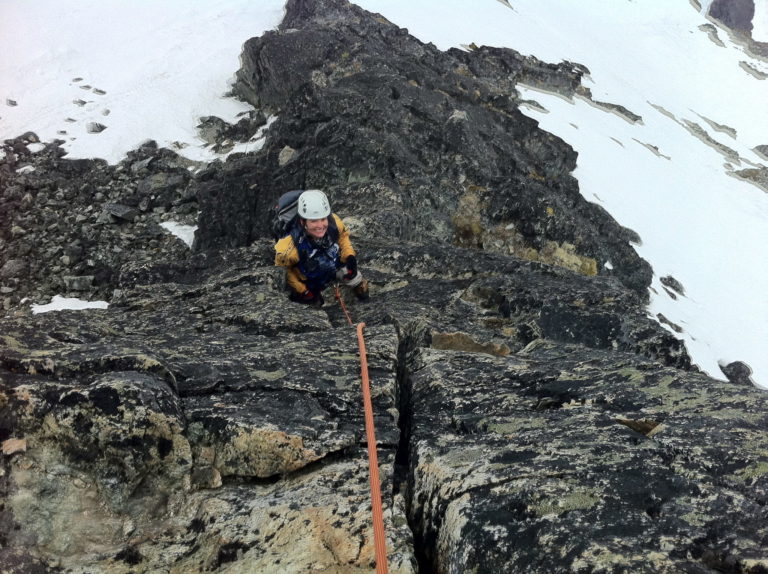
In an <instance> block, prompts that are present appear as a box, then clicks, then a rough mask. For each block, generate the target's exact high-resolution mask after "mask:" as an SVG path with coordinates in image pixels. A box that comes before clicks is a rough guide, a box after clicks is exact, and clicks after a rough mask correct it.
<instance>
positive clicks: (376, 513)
mask: <svg viewBox="0 0 768 574" xmlns="http://www.w3.org/2000/svg"><path fill="white" fill-rule="evenodd" d="M364 327H365V323H358V324H357V344H358V346H359V347H360V369H361V370H362V373H363V406H364V407H365V437H366V440H367V441H368V469H369V471H370V478H371V507H372V510H373V543H374V546H375V549H376V574H387V544H386V540H385V538H384V514H383V511H382V508H381V483H380V482H379V461H378V457H377V455H376V434H375V432H374V431H375V427H374V424H373V407H372V405H371V388H370V385H369V383H368V359H367V358H366V356H365V339H364V338H363V328H364Z"/></svg>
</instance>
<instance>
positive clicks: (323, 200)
mask: <svg viewBox="0 0 768 574" xmlns="http://www.w3.org/2000/svg"><path fill="white" fill-rule="evenodd" d="M330 214H331V204H330V203H328V198H327V197H326V196H325V194H324V193H323V192H322V191H320V190H319V189H308V190H307V191H305V192H304V193H302V194H301V195H300V196H299V217H301V218H302V219H323V218H324V217H328V216H329V215H330Z"/></svg>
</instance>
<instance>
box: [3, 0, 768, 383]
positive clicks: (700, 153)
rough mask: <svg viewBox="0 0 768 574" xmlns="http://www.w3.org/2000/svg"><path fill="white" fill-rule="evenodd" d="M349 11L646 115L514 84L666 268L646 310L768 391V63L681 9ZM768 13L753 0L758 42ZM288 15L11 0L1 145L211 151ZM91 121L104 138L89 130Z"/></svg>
mask: <svg viewBox="0 0 768 574" xmlns="http://www.w3.org/2000/svg"><path fill="white" fill-rule="evenodd" d="M355 3H356V4H358V5H360V6H362V7H363V8H366V9H368V10H371V11H374V12H379V13H381V14H382V15H384V16H385V17H387V18H388V19H389V20H391V21H393V22H395V23H397V24H398V25H400V26H402V27H407V28H408V29H409V31H410V32H411V33H412V34H414V35H415V36H417V37H418V38H420V39H421V40H422V41H425V42H433V43H434V44H435V45H436V46H438V47H439V48H441V49H447V48H450V47H461V46H466V45H469V44H470V43H472V42H474V43H475V44H477V45H483V44H486V45H494V46H507V47H510V48H513V49H515V50H517V51H519V52H522V53H524V54H533V55H535V56H536V57H538V58H540V59H542V60H545V61H549V62H559V61H561V60H569V61H573V62H578V63H580V64H583V65H586V66H587V67H588V68H589V70H590V72H591V73H590V75H589V77H588V78H586V80H585V85H586V86H587V87H589V88H590V89H591V91H592V94H593V98H594V99H595V100H599V101H603V102H609V103H612V104H620V105H623V106H625V107H626V108H627V109H629V110H630V111H631V112H633V113H635V114H638V115H640V116H641V117H642V122H638V123H631V122H629V121H627V120H626V119H624V118H622V117H620V116H618V115H616V114H614V113H609V112H607V111H605V110H604V109H602V108H599V107H595V106H594V105H592V104H591V103H590V102H588V101H586V100H583V99H576V100H574V101H572V102H567V101H565V100H563V99H562V98H560V97H557V96H554V95H551V94H544V93H541V92H536V91H533V90H529V89H526V88H522V87H521V88H520V92H521V94H523V96H524V97H525V98H528V99H531V100H535V101H536V102H537V103H538V104H540V105H541V106H542V107H543V108H545V109H546V110H547V111H546V112H541V111H539V110H538V109H537V108H536V107H535V106H529V107H526V108H524V112H525V113H527V114H528V115H530V116H531V117H533V118H535V119H536V120H538V121H539V122H540V124H541V126H542V128H544V129H546V130H548V131H550V132H552V133H555V134H557V135H559V136H560V137H562V138H563V139H564V140H566V141H568V142H569V143H570V144H571V145H573V146H574V148H575V149H576V150H577V151H578V152H579V160H578V168H577V170H576V172H575V174H574V175H575V176H576V177H577V178H578V180H579V183H580V188H581V191H582V194H583V195H584V196H585V197H586V198H587V199H588V200H590V201H594V202H598V203H600V204H601V205H603V206H604V207H605V208H606V209H607V210H608V211H609V212H610V213H611V214H612V215H613V216H614V217H615V218H616V219H617V220H618V221H619V222H620V223H621V224H622V225H625V226H626V227H630V228H632V229H634V230H635V231H636V232H638V234H639V235H640V236H641V238H642V243H641V244H639V245H636V246H635V248H636V249H637V251H638V253H639V254H640V255H641V256H642V257H644V258H645V259H647V260H648V261H649V262H650V263H651V265H652V266H653V268H654V270H655V274H656V276H655V279H654V284H653V288H652V293H651V295H652V302H651V305H650V307H649V313H650V314H651V315H653V316H655V317H658V315H659V314H662V315H663V317H664V318H665V321H666V322H665V323H663V324H666V325H670V324H673V325H676V326H677V328H679V329H681V332H676V335H677V336H679V337H682V338H683V339H685V341H686V344H687V346H688V348H689V350H690V352H691V354H692V357H693V359H694V361H695V362H696V363H698V364H699V365H700V366H701V367H702V368H703V369H704V370H706V371H707V372H708V373H709V374H710V375H712V376H715V377H720V378H723V377H722V373H721V372H720V370H719V368H718V362H720V361H722V362H726V363H727V362H730V361H733V360H743V361H745V362H747V363H748V364H749V365H750V366H751V367H752V368H753V370H754V376H753V379H754V380H755V381H757V382H758V383H760V384H762V385H764V386H768V356H767V355H768V354H767V353H765V347H766V341H768V298H766V297H765V295H764V294H765V293H768V267H766V265H765V247H764V246H765V245H768V194H766V192H765V191H763V190H762V189H760V188H758V187H756V186H755V185H753V184H751V183H747V182H745V181H742V180H740V179H737V178H736V177H734V175H735V172H736V171H738V170H740V169H744V168H751V167H757V166H761V165H766V164H767V163H768V162H766V161H765V160H764V159H763V158H762V157H760V156H759V155H758V154H756V153H755V152H754V151H753V148H754V147H755V146H758V145H768V114H765V113H761V111H762V110H763V109H764V106H765V102H766V101H768V81H767V80H764V79H763V80H761V79H760V77H761V75H762V74H766V73H768V65H766V63H765V62H763V61H760V60H755V59H754V58H752V57H751V56H749V55H748V54H746V53H745V52H744V51H743V50H742V48H741V47H739V46H738V45H735V44H733V42H732V41H731V40H730V39H729V38H728V36H727V35H726V34H724V33H720V34H719V35H718V36H719V43H720V44H722V45H719V44H718V43H717V42H716V41H715V40H713V39H712V38H710V36H709V35H708V34H707V32H706V30H704V29H702V28H700V27H701V26H702V25H704V24H711V22H709V21H708V20H706V19H705V18H704V16H702V15H701V14H700V13H699V12H697V10H696V9H695V8H694V7H693V6H692V5H691V3H689V2H687V1H686V0H588V1H585V2H572V1H571V0H536V1H535V2H534V1H532V0H509V2H507V1H506V0H477V1H476V2H468V1H467V0H441V1H440V2H437V1H433V0H429V1H428V0H422V1H420V2H413V1H411V0H356V2H355ZM767 4H768V0H758V2H757V7H758V13H757V16H756V18H755V30H754V32H753V34H754V36H755V39H758V40H759V39H761V38H760V37H759V35H760V34H762V33H765V32H763V31H762V30H765V28H766V27H768V26H767V25H766V14H765V10H766V8H767ZM761 7H762V8H761ZM761 10H762V11H761ZM282 14H283V2H282V0H260V1H259V2H253V1H251V0H208V1H206V2H204V3H203V2H188V1H185V0H164V1H163V2H159V1H154V2H153V1H149V0H132V1H129V0H77V1H75V0H33V1H32V0H30V1H25V0H0V27H1V28H0V137H1V138H7V137H12V136H16V135H19V134H21V133H22V132H24V131H27V130H32V131H35V132H36V133H38V135H39V136H40V137H41V138H42V139H43V140H50V139H52V138H56V137H58V138H61V139H65V141H66V148H67V150H68V151H69V157H103V158H106V159H108V160H109V161H111V162H116V161H119V160H120V159H121V158H122V156H123V155H124V153H125V152H126V151H128V150H130V149H133V148H134V147H136V145H137V144H138V143H140V142H141V141H143V140H146V139H149V138H151V139H155V140H157V142H158V143H159V144H160V145H163V146H168V147H172V148H180V153H182V154H184V155H186V156H187V157H190V158H192V159H211V158H212V157H214V154H212V153H211V152H210V151H209V150H208V149H207V148H206V147H205V145H204V143H203V142H202V141H201V140H199V139H198V138H197V134H196V130H195V126H196V124H197V122H198V118H199V117H201V116H206V115H216V116H219V117H222V118H223V119H225V120H227V121H232V120H234V119H235V118H236V117H237V114H239V113H243V112H244V111H246V110H247V109H248V107H247V106H245V105H244V104H242V103H240V102H237V101H235V100H232V99H231V98H226V97H224V94H225V93H226V92H227V91H228V89H229V82H230V81H231V79H232V77H233V74H234V72H235V71H236V70H237V68H238V66H239V62H238V55H239V52H240V48H241V45H242V43H243V42H244V41H245V40H247V39H248V38H250V37H252V36H256V35H259V34H261V33H262V32H263V31H265V30H268V29H271V28H274V27H275V26H276V25H277V24H278V23H279V21H280V19H281V17H282ZM76 78H79V79H76ZM101 92H105V93H101ZM76 100H82V101H83V103H82V104H81V105H78V103H75V101H76ZM10 102H15V103H16V105H9V104H10ZM107 110H108V111H109V113H108V115H104V114H105V113H106V111H107ZM70 120H72V121H70ZM89 122H98V123H101V124H103V125H106V129H105V130H103V131H101V132H98V133H89V132H88V131H87V129H86V126H87V124H88V123H89ZM61 131H65V132H66V134H60V133H59V132H61ZM697 134H698V135H697ZM258 135H259V134H254V140H256V139H257V137H258ZM257 143H258V142H257V141H254V146H255V145H257ZM665 276H672V277H674V278H675V279H676V280H677V281H679V282H680V283H681V284H682V286H683V288H684V294H677V293H675V292H674V291H671V290H668V289H665V287H664V286H663V285H662V284H661V282H660V279H661V278H662V277H665ZM669 328H671V327H669Z"/></svg>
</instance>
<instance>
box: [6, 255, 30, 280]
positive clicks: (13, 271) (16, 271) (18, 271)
mask: <svg viewBox="0 0 768 574" xmlns="http://www.w3.org/2000/svg"><path fill="white" fill-rule="evenodd" d="M26 269H27V264H26V262H24V260H22V259H9V260H8V261H6V262H5V263H4V264H3V266H2V267H1V268H0V279H11V278H14V277H20V276H21V275H23V274H24V272H25V271H26Z"/></svg>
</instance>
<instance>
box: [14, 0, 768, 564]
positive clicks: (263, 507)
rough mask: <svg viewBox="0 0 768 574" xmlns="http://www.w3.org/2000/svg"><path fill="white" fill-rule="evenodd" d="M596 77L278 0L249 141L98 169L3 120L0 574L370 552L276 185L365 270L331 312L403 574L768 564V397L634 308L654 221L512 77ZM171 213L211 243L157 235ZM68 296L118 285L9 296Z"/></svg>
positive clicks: (256, 43) (358, 447)
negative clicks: (585, 163)
mask: <svg viewBox="0 0 768 574" xmlns="http://www.w3.org/2000/svg"><path fill="white" fill-rule="evenodd" d="M585 73H587V71H586V69H585V68H583V66H580V65H578V64H573V63H561V64H558V65H551V64H547V63H544V62H539V61H537V60H534V59H531V58H526V57H522V56H520V55H519V54H517V53H516V52H514V51H513V50H508V49H497V48H491V47H483V46H481V47H474V48H473V49H471V50H468V51H461V50H449V51H447V52H440V51H438V50H437V49H436V48H435V47H434V46H431V45H429V44H423V43H421V42H419V41H418V40H417V39H415V38H413V37H411V36H410V35H409V34H408V33H407V31H406V30H403V29H401V28H398V27H397V26H395V25H393V24H392V23H390V22H388V21H386V20H385V19H383V18H382V17H381V16H380V15H376V14H370V13H368V12H365V11H364V10H362V9H360V8H358V7H356V6H354V5H351V4H349V3H348V2H346V1H343V0H315V1H312V2H309V1H303V0H290V1H289V2H288V3H287V5H286V16H285V20H284V22H283V24H282V25H281V26H280V28H279V29H278V30H276V31H272V32H267V33H266V34H265V35H264V36H262V37H260V38H254V39H252V40H249V41H248V42H247V43H246V45H245V46H244V50H243V57H242V68H241V69H240V70H239V71H238V74H237V77H238V80H237V84H236V86H235V91H236V92H237V93H238V94H239V95H240V97H242V98H243V99H245V100H246V101H249V102H251V103H252V104H253V105H254V106H256V107H257V108H258V109H257V110H256V111H255V112H254V116H253V117H255V118H266V117H267V116H269V117H270V118H274V119H272V120H271V121H270V123H269V127H268V128H267V129H266V130H265V132H264V133H265V136H266V141H265V144H264V146H263V148H262V149H261V150H259V151H255V152H251V153H247V154H232V155H231V156H230V157H229V158H228V159H227V160H226V161H218V162H214V163H212V164H210V165H207V166H193V165H188V164H185V161H184V160H183V159H182V158H180V157H179V156H177V155H176V154H175V153H173V152H172V151H170V150H165V149H158V148H157V146H155V145H153V144H146V145H144V146H142V147H140V148H139V149H137V150H135V151H134V152H131V154H129V155H128V157H127V158H126V159H125V160H124V161H123V162H121V163H120V164H118V165H117V166H108V165H106V163H105V162H100V161H83V160H68V159H66V158H64V157H62V154H61V151H60V147H59V146H58V145H57V143H56V142H53V143H51V144H47V145H46V147H45V149H44V151H42V152H38V153H36V154H32V153H31V152H30V151H29V147H28V145H29V143H31V142H33V140H34V139H36V138H35V136H34V134H24V135H22V136H20V137H19V138H15V139H14V140H6V142H5V144H4V146H5V149H6V150H8V151H7V152H6V155H5V157H4V158H3V159H0V177H2V186H0V203H1V204H2V206H3V209H4V213H6V211H5V209H6V208H7V213H9V214H10V217H9V218H3V220H2V221H0V241H2V243H0V254H1V255H0V256H1V257H2V258H3V259H0V269H2V271H1V272H0V280H2V286H3V287H4V289H5V290H4V291H3V295H4V296H5V309H4V312H3V313H2V315H1V316H0V444H2V445H3V454H2V455H0V493H1V494H0V564H2V565H3V569H4V570H5V571H7V572H9V573H12V574H32V573H38V572H71V573H82V574H84V573H85V572H89V573H98V572H109V573H118V574H121V573H122V574H128V573H129V572H134V573H135V572H158V571H161V572H173V573H181V572H229V573H235V572H265V573H286V572H289V573H290V572H296V573H298V572H307V571H310V570H312V571H318V572H335V573H357V572H369V571H371V570H372V568H373V566H374V562H375V555H374V546H373V540H372V532H371V526H370V518H369V517H370V501H369V492H368V476H367V460H366V454H365V435H364V425H363V414H362V410H361V399H360V389H359V382H360V375H359V363H358V356H357V350H356V341H355V335H354V330H352V329H350V328H349V327H348V326H347V323H346V320H345V318H344V315H343V313H342V311H341V309H340V307H339V305H338V304H337V303H335V302H333V296H332V294H331V293H330V292H329V293H328V294H327V296H326V301H328V303H326V304H325V305H324V306H323V307H320V308H314V307H313V308H306V307H304V306H300V305H294V304H290V303H289V302H288V301H287V298H286V294H285V291H284V280H283V273H282V271H281V270H280V269H277V268H275V267H274V266H273V265H272V243H271V241H270V240H269V239H268V238H266V237H265V233H266V232H267V230H268V227H267V225H266V220H267V217H268V216H267V213H268V208H269V207H270V206H271V205H272V202H273V201H274V199H275V198H276V197H277V196H278V195H279V194H280V192H282V191H285V190H287V189H294V188H309V187H320V188H323V189H326V190H327V191H328V193H329V195H330V196H331V200H332V203H333V205H334V209H335V210H336V211H338V212H339V213H340V214H341V215H342V216H343V217H344V219H345V221H347V222H348V224H349V227H350V228H351V230H352V235H353V241H354V243H355V245H356V247H357V248H358V250H359V262H360V266H361V269H362V270H363V272H364V274H365V275H366V277H368V278H369V280H370V283H371V300H370V302H369V303H367V304H363V303H360V302H357V301H356V300H350V301H347V305H348V307H349V310H350V312H351V314H352V316H353V318H354V320H355V321H359V322H364V323H365V324H366V328H365V331H366V347H367V350H368V361H369V368H370V373H371V380H372V394H373V403H374V414H375V419H376V432H377V442H378V449H379V462H380V473H381V478H382V493H383V501H384V506H385V513H384V518H385V530H386V535H387V548H388V559H389V570H390V571H391V572H397V573H413V572H473V571H474V572H518V571H520V572H522V571H525V572H532V573H536V572H541V573H551V572H648V573H650V572H654V573H657V572H669V573H672V572H691V573H705V572H740V573H753V574H756V573H759V572H765V571H768V553H767V552H766V550H765V549H766V548H768V531H766V528H765V527H764V526H763V525H764V524H766V523H768V520H766V518H768V516H766V508H767V506H766V502H767V501H768V491H767V488H768V478H767V477H768V455H766V453H768V444H766V443H767V442H768V438H766V436H765V432H764V429H765V428H766V425H767V424H768V420H766V417H768V414H767V413H768V411H767V410H766V407H768V404H767V402H768V398H766V396H765V393H764V392H763V391H760V390H758V389H756V388H754V387H753V386H751V385H750V384H749V376H748V372H747V370H748V369H747V368H746V366H744V365H741V364H737V363H734V364H732V365H729V366H728V367H726V368H725V369H724V371H727V372H729V373H731V376H730V378H731V379H732V380H733V381H734V382H724V381H719V380H715V379H713V378H710V377H708V376H706V375H705V374H703V373H701V372H699V371H698V369H697V368H696V367H695V366H692V365H691V360H690V357H689V355H688V353H687V351H686V349H685V346H684V345H683V343H682V342H681V341H680V340H678V339H677V338H675V336H674V334H673V333H672V332H671V331H670V330H668V329H666V328H664V327H663V326H661V325H660V324H659V323H658V322H657V321H655V320H654V319H652V318H650V317H649V316H648V314H647V310H646V307H645V306H646V303H647V288H648V285H649V283H650V277H651V269H650V267H649V266H648V264H647V263H646V262H644V261H643V260H642V259H641V258H639V257H638V256H637V254H636V253H635V252H634V249H633V248H632V244H633V243H637V242H638V241H639V240H640V238H639V237H637V236H636V234H634V233H633V232H632V231H631V230H628V229H625V228H622V227H621V226H620V225H618V224H617V223H616V222H615V221H614V220H613V219H612V218H611V217H610V216H609V215H608V214H607V213H606V212H605V211H604V210H602V209H600V208H599V207H597V206H595V205H593V204H589V203H588V202H586V201H585V200H584V199H583V198H582V197H581V195H580V194H579V190H578V184H577V181H576V180H575V178H574V177H573V176H572V173H571V172H572V171H573V169H574V168H575V166H576V162H577V156H576V153H575V152H574V151H573V150H572V149H571V148H570V146H568V145H567V144H566V143H565V142H563V141H562V140H559V139H558V138H555V137H553V136H551V135H550V134H547V133H546V132H543V131H542V130H540V129H539V128H538V125H537V123H536V122H535V121H533V120H531V119H529V118H527V117H525V116H524V115H523V114H521V113H520V111H519V109H518V107H517V106H518V104H519V103H520V100H519V97H518V95H517V93H516V91H515V86H516V85H517V83H519V82H520V83H521V82H525V83H527V84H531V83H534V82H538V85H539V86H540V87H546V88H547V89H550V90H557V91H561V92H562V93H563V94H565V95H579V94H581V95H583V92H584V91H583V89H582V87H581V84H580V82H581V78H582V77H583V75H584V74H585ZM258 121H261V120H258ZM205 123H206V125H207V126H208V128H209V135H210V137H211V138H213V139H216V138H219V139H221V138H227V139H231V138H232V137H234V136H233V134H235V132H236V131H237V130H235V129H234V127H227V126H225V125H222V124H220V123H219V122H218V121H215V120H211V119H208V121H207V122H205ZM243 129H245V128H243ZM246 131H247V130H246ZM217 134H218V135H217ZM220 143H221V144H222V145H223V144H224V141H223V140H222V141H221V142H220ZM26 165H28V166H31V167H33V168H34V170H33V171H30V170H25V169H23V168H24V166H26ZM190 167H191V168H193V169H192V170H190V169H188V168H190ZM59 192H61V197H60V198H57V197H56V195H57V194H58V193H59ZM97 194H100V195H99V197H98V198H97V197H96V196H97ZM89 206H92V207H91V209H90V210H89V209H88V207H89ZM115 206H122V207H121V208H120V209H118V208H117V207H115ZM142 206H143V207H142ZM40 210H42V212H41V211H40ZM41 213H42V214H41ZM171 216H172V217H174V218H178V220H179V221H182V222H184V223H196V224H197V225H198V231H197V234H196V238H195V242H194V248H193V249H188V248H187V247H186V246H185V245H184V244H183V243H181V242H180V241H179V240H177V239H176V238H173V237H172V236H166V235H158V234H157V233H164V232H162V231H158V230H157V229H156V227H158V226H159V223H161V222H162V221H163V219H164V218H167V217H171ZM54 223H56V227H52V226H53V224H54ZM15 228H20V229H22V231H23V232H19V231H18V230H16V231H14V229H15ZM76 241H79V243H80V248H81V250H80V252H79V253H78V254H76V255H78V257H79V259H77V258H76V257H75V256H74V255H70V254H68V253H67V254H62V253H61V252H58V251H55V249H54V247H55V244H57V243H59V242H60V244H61V245H64V244H68V242H69V243H74V242H76ZM115 247H118V248H119V249H118V250H116V249H115ZM64 255H67V256H70V259H69V261H68V263H64V261H59V263H58V264H59V266H60V268H59V270H52V271H51V273H50V276H45V277H44V270H45V269H46V266H48V268H49V269H50V268H51V267H50V266H51V263H52V262H54V261H55V260H57V258H61V257H63V256H64ZM34 258H38V259H36V260H35V261H38V262H37V263H35V262H33V259H34ZM89 260H90V261H92V262H93V263H94V264H93V265H91V264H90V263H89ZM74 261H76V262H75V263H73V262H74ZM12 262H13V263H12ZM80 263H82V265H81V266H80V267H76V266H77V265H78V264H80ZM99 270H101V271H103V272H100V271H99ZM66 277H92V279H89V280H85V279H83V280H80V281H72V280H70V281H66V280H65V278H66ZM665 284H669V285H671V287H670V288H671V289H673V290H675V291H677V292H679V293H682V287H681V286H680V287H679V288H678V287H675V286H674V282H673V278H668V279H667V280H666V283H665ZM76 285H77V286H78V289H75V288H74V287H75V286H76ZM62 288H63V289H65V292H66V293H67V294H70V295H71V294H79V295H81V296H87V297H94V296H99V297H104V298H106V299H108V300H109V302H110V305H109V307H108V308H107V309H104V310H88V311H62V312H56V313H44V314H36V315H33V314H31V313H30V311H29V309H28V308H27V307H26V305H23V304H22V303H21V299H22V298H23V297H32V298H33V299H34V300H36V301H38V300H39V299H43V298H45V297H46V296H50V295H51V294H54V293H56V292H60V289H62ZM38 302H42V301H38Z"/></svg>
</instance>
